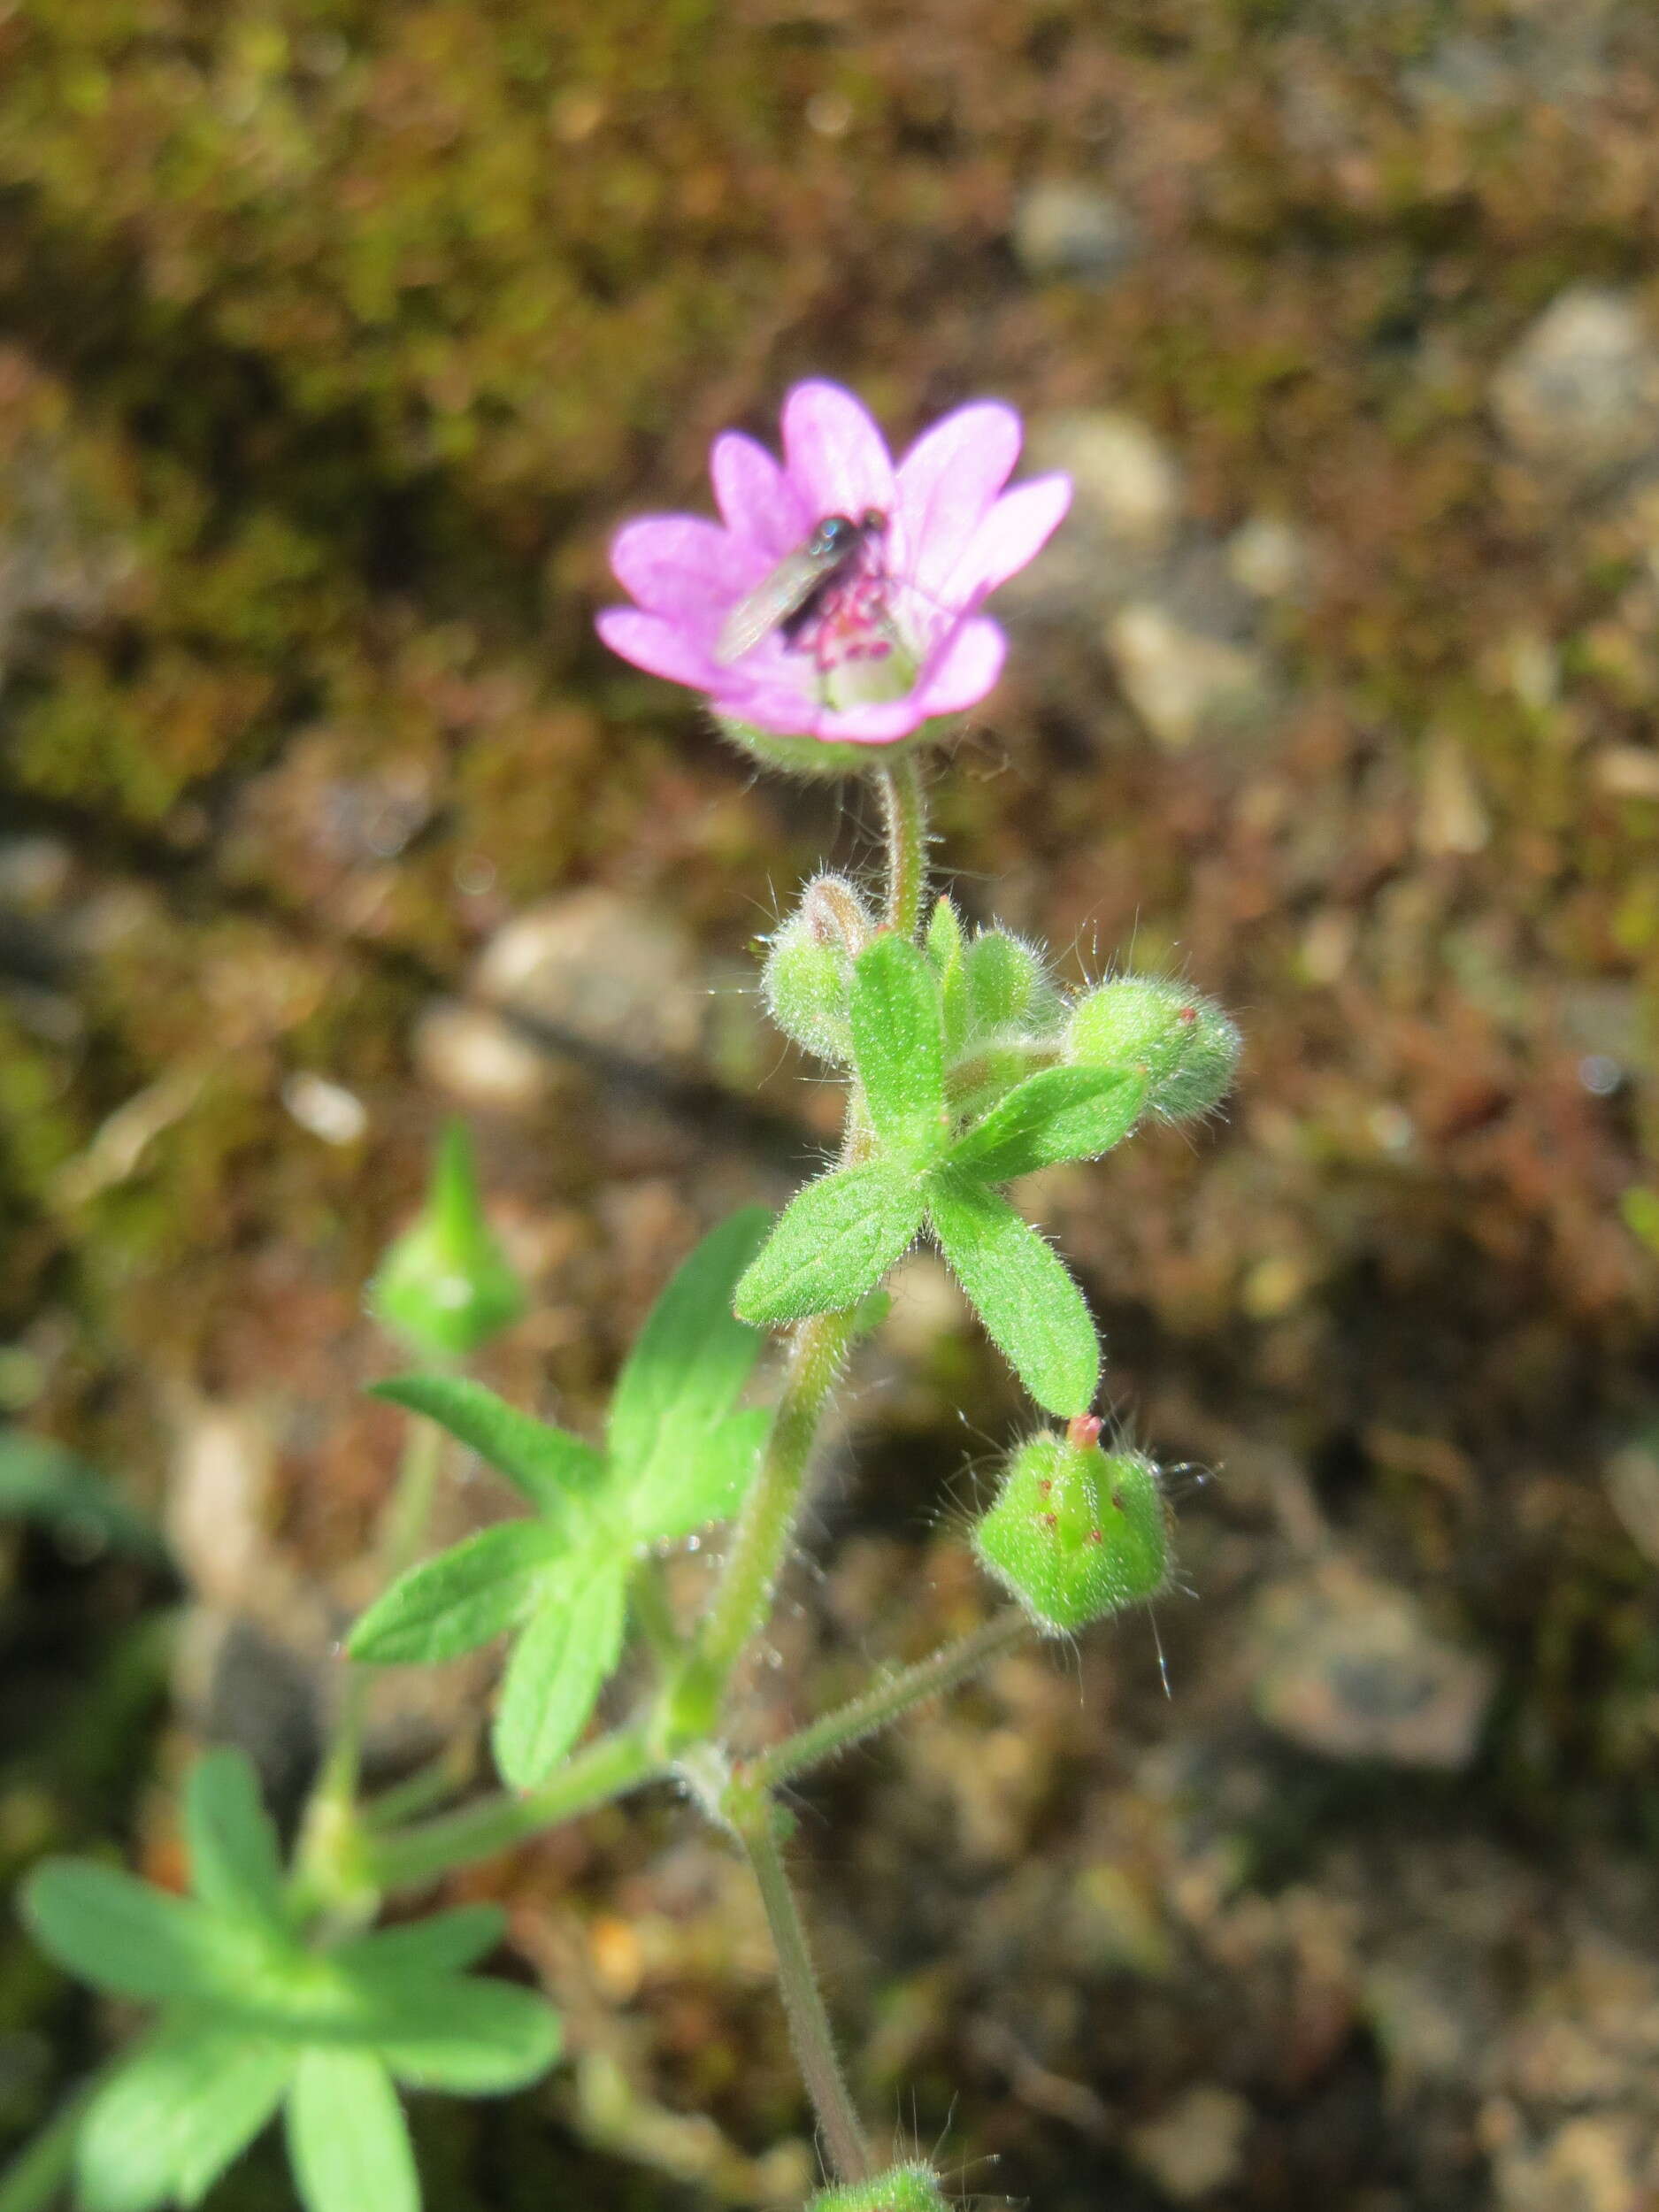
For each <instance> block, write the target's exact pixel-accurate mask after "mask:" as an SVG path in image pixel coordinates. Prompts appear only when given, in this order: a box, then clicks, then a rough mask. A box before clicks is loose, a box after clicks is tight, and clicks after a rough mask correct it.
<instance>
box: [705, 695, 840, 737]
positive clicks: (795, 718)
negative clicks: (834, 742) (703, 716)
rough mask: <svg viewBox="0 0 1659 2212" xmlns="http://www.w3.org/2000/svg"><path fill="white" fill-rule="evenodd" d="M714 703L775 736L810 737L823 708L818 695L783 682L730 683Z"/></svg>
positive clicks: (726, 711) (726, 712)
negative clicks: (820, 705)
mask: <svg viewBox="0 0 1659 2212" xmlns="http://www.w3.org/2000/svg"><path fill="white" fill-rule="evenodd" d="M714 704H715V705H716V706H717V707H718V709H719V710H720V711H721V712H722V713H723V714H730V715H733V716H734V717H735V718H736V719H737V720H738V721H740V722H749V723H752V724H753V725H754V726H755V728H756V729H757V730H766V731H769V732H770V733H771V734H772V736H773V737H810V736H811V735H812V733H813V732H814V730H815V729H816V728H817V726H818V714H819V711H820V710H819V707H818V699H817V696H816V695H815V694H812V693H810V692H807V691H805V690H803V689H799V688H797V687H795V686H794V685H792V684H780V683H770V684H769V683H750V684H728V685H726V686H725V687H723V689H722V691H721V693H720V695H719V696H718V698H717V699H716V700H715V701H714Z"/></svg>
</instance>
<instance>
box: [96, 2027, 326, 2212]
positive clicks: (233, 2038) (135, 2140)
mask: <svg viewBox="0 0 1659 2212" xmlns="http://www.w3.org/2000/svg"><path fill="white" fill-rule="evenodd" d="M295 2064H296V2054H295V2052H294V2051H293V2050H292V2048H290V2047H287V2046H284V2045H283V2044H280V2043H276V2042H267V2041H263V2040H261V2039H258V2038H257V2037H255V2036H252V2035H250V2034H249V2032H247V2030H246V2029H244V2028H242V2027H231V2026H227V2025H225V2024H220V2023H218V2022H215V2021H213V2020H211V2019H197V2018H193V2017H191V2016H182V2015H174V2016H172V2017H171V2018H166V2019H164V2020H163V2021H162V2022H161V2023H160V2024H159V2025H158V2026H157V2028H156V2029H154V2030H153V2031H152V2032H151V2033H150V2034H149V2035H148V2036H146V2037H145V2038H144V2039H143V2040H142V2042H141V2043H140V2044H139V2045H138V2046H137V2047H136V2049H134V2051H133V2052H132V2054H131V2055H130V2056H128V2057H127V2059H126V2060H125V2061H124V2062H123V2063H122V2065H121V2066H120V2068H119V2070H118V2071H117V2072H116V2073H115V2074H114V2075H113V2076H112V2077H111V2079H110V2080H109V2081H107V2082H106V2083H105V2084H104V2086H103V2087H102V2088H101V2089H100V2090H99V2091H98V2092H97V2093H96V2095H95V2096H94V2098H93V2100H92V2101H91V2103H90V2104H89V2105H88V2108H87V2110H86V2112H85V2114H84V2116H82V2118H81V2126H80V2130H79V2131H78V2133H77V2136H76V2139H75V2184H76V2193H77V2197H78V2200H79V2204H80V2207H81V2212H157V2208H159V2207H161V2206H163V2205H168V2204H182V2205H195V2204H199V2203H200V2202H201V2200H202V2199H203V2198H204V2196H205V2195H206V2194H207V2193H208V2191H209V2190H210V2189H211V2187H212V2185H213V2184H214V2183H215V2182H216V2181H217V2180H218V2179H219V2176H220V2175H221V2174H222V2173H223V2172H224V2171H225V2170H226V2168H227V2166H229V2165H230V2163H231V2162H232V2161H233V2160H234V2159H235V2158H237V2157H239V2156H240V2155H241V2154H242V2152H243V2151H244V2150H246V2149H247V2147H248V2146H249V2144H250V2143H251V2142H252V2141H253V2139H254V2138H255V2136H257V2134H258V2133H259V2131H261V2129H262V2128H264V2126H265V2124H266V2122H267V2121H269V2120H270V2119H272V2118H273V2116H274V2115H275V2113H276V2109H277V2107H278V2106H279V2105H280V2103H281V2101H282V2096H283V2093H284V2091H285V2090H286V2089H287V2087H288V2083H289V2081H290V2079H291V2078H292V2076H293V2073H294V2068H295Z"/></svg>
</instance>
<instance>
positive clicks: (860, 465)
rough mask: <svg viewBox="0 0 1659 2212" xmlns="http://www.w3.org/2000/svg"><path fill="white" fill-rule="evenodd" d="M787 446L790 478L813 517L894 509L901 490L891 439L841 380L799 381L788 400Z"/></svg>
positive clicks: (785, 415)
mask: <svg viewBox="0 0 1659 2212" xmlns="http://www.w3.org/2000/svg"><path fill="white" fill-rule="evenodd" d="M783 450H784V458H785V461H786V462H787V467H788V473H789V477H790V480H791V481H792V482H793V484H794V485H795V489H796V491H797V492H799V494H800V495H801V497H802V498H803V501H804V502H805V504H806V505H807V507H808V508H809V509H810V514H811V519H812V521H813V522H821V521H822V520H823V519H824V518H825V517H826V515H851V516H852V517H853V518H854V519H855V520H856V518H858V516H860V515H861V514H862V513H863V512H864V509H865V508H866V507H874V508H877V509H879V511H880V512H881V513H883V514H891V513H892V511H893V506H894V501H895V486H894V480H893V463H892V460H891V458H890V457H889V456H888V453H887V441H886V440H885V439H884V438H883V437H882V435H881V433H880V432H879V430H878V429H877V427H876V426H875V424H874V423H873V422H872V419H871V418H870V417H869V415H868V414H867V413H866V412H865V411H864V407H863V406H862V405H861V404H860V403H859V402H858V401H857V400H856V399H855V398H854V397H853V396H852V394H851V393H850V392H848V391H843V390H842V389H841V386H840V385H839V384H826V383H823V382H820V381H818V380H814V381H813V382H811V383H808V384H797V385H796V386H795V388H794V389H793V390H792V391H791V392H790V394H789V396H788V397H787V399H786V400H785V401H784V403H783Z"/></svg>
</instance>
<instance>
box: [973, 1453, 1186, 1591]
mask: <svg viewBox="0 0 1659 2212" xmlns="http://www.w3.org/2000/svg"><path fill="white" fill-rule="evenodd" d="M1100 1430H1101V1425H1100V1422H1099V1421H1098V1420H1097V1419H1096V1418H1095V1417H1094V1415H1093V1414H1079V1416H1078V1417H1077V1418H1076V1419H1075V1420H1073V1421H1071V1422H1070V1423H1069V1424H1068V1425H1067V1427H1066V1429H1065V1431H1064V1434H1058V1435H1056V1434H1054V1433H1050V1434H1048V1435H1046V1436H1039V1437H1034V1438H1033V1440H1032V1441H1031V1442H1030V1443H1029V1444H1024V1445H1022V1446H1021V1447H1020V1448H1019V1449H1018V1451H1017V1452H1016V1453H1015V1454H1014V1455H1013V1457H1012V1459H1010V1462H1009V1464H1008V1471H1007V1472H1006V1473H1005V1474H1004V1476H1003V1478H1002V1489H1001V1491H1000V1493H999V1494H998V1496H997V1500H996V1502H995V1505H993V1506H992V1508H991V1509H990V1511H989V1512H988V1513H987V1514H986V1516H985V1517H984V1518H983V1519H982V1520H981V1521H980V1523H979V1527H978V1528H977V1529H976V1530H975V1532H974V1539H973V1541H974V1549H975V1550H976V1551H977V1552H978V1553H979V1559H980V1563H981V1564H982V1565H983V1566H985V1567H986V1568H987V1570H988V1571H989V1572H990V1573H992V1574H994V1575H995V1577H996V1578H997V1580H998V1581H999V1582H1000V1583H1002V1586H1003V1587H1004V1588H1005V1589H1006V1590H1008V1591H1009V1592H1010V1594H1012V1595H1013V1596H1014V1597H1016V1598H1018V1601H1019V1602H1020V1603H1021V1604H1022V1605H1023V1606H1024V1607H1025V1610H1026V1611H1027V1612H1028V1613H1029V1614H1030V1615H1031V1617H1032V1619H1033V1621H1034V1622H1035V1623H1036V1624H1037V1625H1038V1626H1039V1627H1040V1628H1042V1629H1046V1630H1048V1631H1050V1632H1056V1633H1060V1632H1064V1631H1066V1630H1068V1629H1073V1628H1081V1627H1083V1626H1084V1625H1085V1624H1086V1623H1087V1622H1089V1621H1095V1620H1099V1619H1101V1618H1102V1616H1103V1615H1105V1614H1107V1613H1116V1612H1118V1610H1119V1609H1121V1608H1122V1607H1124V1606H1125V1605H1133V1603H1134V1602H1135V1601H1137V1600H1138V1599H1140V1598H1149V1597H1156V1594H1157V1593H1158V1592H1159V1591H1160V1590H1161V1589H1162V1588H1163V1587H1164V1584H1165V1583H1166V1582H1167V1581H1168V1580H1169V1573H1170V1522H1169V1513H1168V1509H1167V1508H1166V1507H1165V1505H1164V1497H1163V1494H1162V1492H1161V1491H1160V1489H1159V1487H1158V1471H1157V1468H1156V1466H1155V1465H1154V1463H1153V1462H1152V1461H1151V1460H1149V1459H1147V1458H1145V1457H1143V1456H1142V1455H1141V1453H1139V1452H1128V1451H1102V1448H1101V1445H1100Z"/></svg>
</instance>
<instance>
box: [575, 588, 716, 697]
mask: <svg viewBox="0 0 1659 2212" xmlns="http://www.w3.org/2000/svg"><path fill="white" fill-rule="evenodd" d="M594 627H595V629H596V630H597V631H598V633H599V634H600V636H601V637H602V638H603V640H604V641H605V643H606V644H607V645H608V646H609V647H610V648H611V651H612V652H613V653H619V654H620V655H621V657H622V658H623V659H624V660H625V661H632V662H633V664H634V666H635V668H643V669H644V670H645V671H646V672H647V673H648V674H649V675H652V676H666V677H667V679H668V680H669V682H670V683H672V684H690V685H691V686H692V687H693V688H694V690H697V691H709V690H711V689H712V688H713V687H714V685H715V683H716V682H717V680H718V678H719V676H720V673H721V671H720V670H719V669H718V668H717V667H716V666H715V665H714V664H713V662H712V661H710V658H709V656H708V654H707V653H706V652H705V651H704V650H703V647H702V646H701V645H699V644H698V642H697V641H696V639H695V638H694V637H692V636H690V635H689V634H687V632H686V631H685V630H683V629H682V628H680V626H679V624H678V623H674V622H670V621H665V620H664V618H663V617H662V616H661V615H657V614H645V613H642V612H641V610H640V609H639V608H638V607H606V608H604V609H603V611H602V612H601V613H599V614H598V615H596V616H595V618H594Z"/></svg>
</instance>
